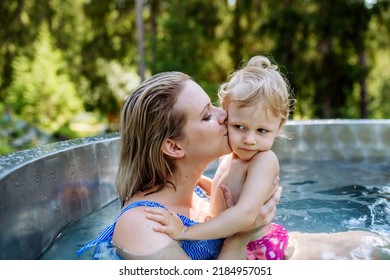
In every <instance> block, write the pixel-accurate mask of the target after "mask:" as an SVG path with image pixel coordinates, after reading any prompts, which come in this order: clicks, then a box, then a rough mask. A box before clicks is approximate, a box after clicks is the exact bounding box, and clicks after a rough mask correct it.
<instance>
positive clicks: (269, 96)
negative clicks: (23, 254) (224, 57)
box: [218, 56, 295, 137]
mask: <svg viewBox="0 0 390 280" xmlns="http://www.w3.org/2000/svg"><path fill="white" fill-rule="evenodd" d="M218 97H219V101H220V103H221V106H222V108H223V109H224V110H227V109H228V107H229V105H230V104H231V103H233V104H234V105H236V106H238V107H247V106H252V105H256V104H258V103H262V104H263V105H264V106H265V107H266V108H267V109H268V110H270V112H271V113H272V114H273V115H275V116H278V117H281V123H280V126H279V127H280V133H279V136H280V137H287V135H286V134H284V133H283V131H282V128H283V126H284V125H285V124H286V122H287V121H288V118H289V116H290V110H292V109H293V105H294V102H295V100H294V99H292V92H291V89H290V85H289V82H288V81H287V79H286V78H285V77H284V76H283V75H282V74H281V73H280V72H279V71H278V67H277V65H273V64H272V63H271V61H270V60H269V59H268V58H267V57H265V56H254V57H252V58H251V59H250V60H249V62H248V63H247V64H246V65H244V66H243V67H242V68H240V69H238V70H236V71H235V72H233V73H232V74H231V75H230V76H229V77H228V80H227V82H225V83H223V84H222V85H221V87H220V88H219V91H218Z"/></svg>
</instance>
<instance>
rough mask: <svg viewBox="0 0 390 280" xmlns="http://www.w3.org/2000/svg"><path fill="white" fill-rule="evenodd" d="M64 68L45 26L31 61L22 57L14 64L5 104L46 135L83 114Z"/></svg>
mask: <svg viewBox="0 0 390 280" xmlns="http://www.w3.org/2000/svg"><path fill="white" fill-rule="evenodd" d="M64 66H65V65H64V62H63V58H62V56H61V53H60V52H59V51H58V50H54V49H53V47H52V41H51V38H50V34H49V32H48V29H47V26H45V25H42V27H41V31H40V33H39V36H38V41H36V43H35V44H34V56H33V58H32V59H30V58H28V57H26V56H23V55H22V56H19V57H17V58H16V59H15V61H14V64H13V69H14V78H13V82H12V84H11V87H10V91H9V92H10V93H9V95H8V99H7V103H8V105H9V106H10V107H11V108H12V110H13V111H14V112H15V113H16V114H17V115H19V116H20V117H21V118H23V119H24V120H26V121H28V122H30V123H33V124H36V125H37V127H38V128H40V129H42V130H43V131H46V132H51V133H53V132H54V131H56V130H57V129H58V128H60V127H61V126H62V125H63V124H65V123H67V122H68V121H69V120H70V119H71V118H72V117H73V116H74V115H75V114H77V113H79V112H81V111H82V101H81V99H80V98H79V97H78V95H77V92H76V88H75V86H74V84H73V83H72V82H71V81H70V79H69V76H68V74H67V72H66V70H65V67H64Z"/></svg>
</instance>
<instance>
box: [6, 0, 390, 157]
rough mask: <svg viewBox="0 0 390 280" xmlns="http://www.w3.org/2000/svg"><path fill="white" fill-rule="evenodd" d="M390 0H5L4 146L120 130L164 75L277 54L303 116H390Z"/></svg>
mask: <svg viewBox="0 0 390 280" xmlns="http://www.w3.org/2000/svg"><path fill="white" fill-rule="evenodd" d="M389 2H390V0H384V1H383V0H382V1H381V0H318V1H314V0H264V1H256V0H227V1H226V0H215V1H209V0H185V1H182V0H144V1H142V0H135V1H134V0H132V1H130V0H45V1H44V0H1V1H0V155H4V154H7V153H10V152H12V151H15V150H20V149H26V148H29V147H33V146H36V145H44V144H47V143H50V142H54V141H61V140H65V139H71V138H76V137H86V136H93V135H99V134H103V133H108V132H115V131H117V130H118V113H119V110H120V106H121V103H122V101H123V99H124V98H125V96H126V95H128V94H129V93H131V91H132V90H133V89H134V88H135V87H136V86H137V85H138V84H139V83H140V81H141V80H143V79H145V77H148V76H150V75H152V74H155V73H157V72H161V71H167V70H179V71H183V72H186V73H188V74H190V75H192V76H193V77H194V78H195V80H196V81H197V82H198V83H200V84H201V85H202V86H203V87H204V89H205V90H206V91H207V92H208V93H209V95H210V97H211V98H212V100H215V97H216V91H217V88H218V85H219V84H220V83H221V82H223V81H224V80H225V79H226V77H227V75H228V74H229V73H230V72H231V71H232V70H233V69H234V68H237V67H239V66H240V64H241V63H242V62H243V61H246V60H247V59H249V58H250V57H251V56H253V55H258V54H263V55H266V56H268V57H270V58H271V59H272V60H273V61H274V62H275V63H277V64H278V65H279V67H280V69H281V71H282V72H283V73H284V74H285V76H286V77H287V78H288V79H289V81H290V83H291V85H292V87H293V90H294V94H295V98H296V99H297V106H296V110H295V112H294V114H293V119H318V118H372V119H379V118H390V71H389V65H390V40H389V38H390V36H389V35H390V3H389Z"/></svg>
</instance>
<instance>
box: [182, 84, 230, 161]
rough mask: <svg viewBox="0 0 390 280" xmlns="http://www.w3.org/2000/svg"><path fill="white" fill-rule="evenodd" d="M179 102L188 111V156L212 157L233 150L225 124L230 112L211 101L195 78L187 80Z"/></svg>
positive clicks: (190, 157)
mask: <svg viewBox="0 0 390 280" xmlns="http://www.w3.org/2000/svg"><path fill="white" fill-rule="evenodd" d="M176 106H177V108H179V109H180V110H183V111H184V112H186V113H187V118H188V119H187V122H186V124H185V127H184V135H185V137H184V140H183V145H184V150H185V155H186V156H187V157H188V158H189V159H191V160H199V161H212V160H214V159H216V158H218V157H220V156H222V155H225V154H228V153H230V152H231V149H230V146H229V142H228V134H227V127H226V124H225V121H226V118H227V113H226V112H225V111H224V110H223V109H220V108H217V107H214V106H213V105H211V101H210V98H209V97H208V95H207V94H206V93H205V92H204V90H203V89H202V88H201V87H200V86H199V85H198V84H197V83H195V82H194V81H192V80H189V81H186V82H185V83H184V86H183V89H182V91H181V92H180V94H179V97H178V101H177V103H176Z"/></svg>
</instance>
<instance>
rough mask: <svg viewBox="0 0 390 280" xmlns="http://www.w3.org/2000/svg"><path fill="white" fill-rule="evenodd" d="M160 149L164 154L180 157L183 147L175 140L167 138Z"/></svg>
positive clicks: (182, 153)
mask: <svg viewBox="0 0 390 280" xmlns="http://www.w3.org/2000/svg"><path fill="white" fill-rule="evenodd" d="M161 150H162V152H163V153H164V154H166V155H167V156H169V157H171V158H182V157H183V156H184V149H183V148H182V147H181V146H180V144H178V143H177V142H176V141H174V140H171V139H167V140H165V141H164V143H163V144H162V147H161Z"/></svg>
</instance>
